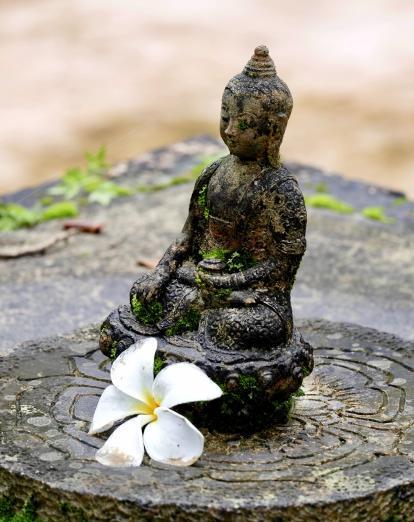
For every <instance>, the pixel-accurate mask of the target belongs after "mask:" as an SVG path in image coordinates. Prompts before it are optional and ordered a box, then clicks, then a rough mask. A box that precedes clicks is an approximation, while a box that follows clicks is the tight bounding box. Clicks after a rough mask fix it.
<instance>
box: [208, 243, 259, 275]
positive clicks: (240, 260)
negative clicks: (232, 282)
mask: <svg viewBox="0 0 414 522" xmlns="http://www.w3.org/2000/svg"><path fill="white" fill-rule="evenodd" d="M200 255H201V257H202V258H203V259H219V260H220V261H223V263H226V265H227V271H228V272H229V273H234V272H242V271H243V270H247V269H248V268H251V267H252V266H255V265H256V260H255V258H254V257H253V256H252V255H251V254H250V253H249V252H247V251H245V250H234V251H231V250H227V249H225V248H213V249H212V250H201V251H200Z"/></svg>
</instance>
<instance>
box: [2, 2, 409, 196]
mask: <svg viewBox="0 0 414 522" xmlns="http://www.w3.org/2000/svg"><path fill="white" fill-rule="evenodd" d="M413 26H414V2H413V1H412V0H393V1H391V0H363V1H361V0H348V1H343V0H313V1H312V2H310V1H309V0H290V1H287V0H285V1H282V0H221V1H216V0H209V1H204V2H195V1H191V0H151V1H143V0H122V1H119V0H60V1H59V2H57V1H56V0H36V1H35V2H34V1H33V0H0V49H1V50H0V78H1V81H0V114H1V124H0V169H1V170H0V193H4V192H10V191H12V190H15V189H18V188H19V187H23V186H27V185H35V184H37V183H39V182H41V181H45V180H48V179H51V178H56V177H59V176H60V175H61V174H62V173H63V171H64V170H65V169H66V168H68V167H69V166H74V165H77V164H80V163H82V160H83V156H84V152H85V151H86V150H90V151H95V150H97V149H98V147H99V146H100V145H102V144H103V145H105V146H106V148H107V154H108V158H109V161H110V162H111V163H113V162H116V161H117V160H121V159H126V158H129V157H134V156H136V155H138V154H139V153H141V152H144V151H146V150H148V149H151V148H154V147H157V146H161V145H165V144H168V143H173V142H175V141H178V140H181V139H183V138H186V137H189V136H193V135H196V134H204V133H209V134H211V135H213V136H217V137H218V118H219V110H220V98H221V94H222V90H223V88H224V86H225V84H226V83H227V81H228V80H229V79H230V77H231V76H233V75H234V74H237V73H238V72H240V71H241V70H242V68H243V66H244V65H245V63H246V62H247V60H248V59H249V57H250V56H251V54H252V51H253V49H254V47H255V46H256V45H258V44H266V45H268V47H269V48H270V52H271V56H272V57H273V59H274V61H275V63H276V68H277V71H278V73H279V75H280V76H281V78H283V79H284V80H285V81H286V82H287V84H288V85H289V87H290V89H291V91H292V93H293V97H294V101H295V105H294V110H293V113H292V117H291V120H290V123H289V126H288V130H287V133H286V135H285V140H284V146H283V149H282V154H283V156H284V158H286V159H290V160H296V161H302V162H307V163H311V164H313V165H316V166H321V167H324V168H326V169H328V170H331V171H337V172H341V173H343V174H344V175H345V176H347V177H350V178H357V179H363V180H368V181H370V182H373V183H377V184H380V185H383V186H387V187H391V188H394V189H396V190H402V191H405V192H406V193H407V194H408V195H410V196H411V197H414V172H413V171H414V146H413V145H414V144H413V138H414V37H413V28H414V27H413Z"/></svg>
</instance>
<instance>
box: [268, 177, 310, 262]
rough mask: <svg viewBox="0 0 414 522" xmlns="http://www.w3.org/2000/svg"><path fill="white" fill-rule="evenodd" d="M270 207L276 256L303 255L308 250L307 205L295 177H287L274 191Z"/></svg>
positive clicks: (271, 232)
mask: <svg viewBox="0 0 414 522" xmlns="http://www.w3.org/2000/svg"><path fill="white" fill-rule="evenodd" d="M271 201H272V203H273V205H272V206H271V207H270V209H269V226H270V234H271V236H272V238H273V250H274V251H275V256H276V257H277V256H278V253H279V254H281V255H288V256H289V255H294V256H298V255H300V256H302V255H303V254H304V253H305V250H306V238H305V233H306V221H307V217H306V207H305V201H304V199H303V195H302V192H301V191H300V189H299V186H298V184H297V182H296V180H294V179H293V178H290V177H289V178H287V179H286V180H285V181H284V182H283V183H281V184H280V185H279V186H278V187H277V190H275V191H274V193H273V198H272V199H271Z"/></svg>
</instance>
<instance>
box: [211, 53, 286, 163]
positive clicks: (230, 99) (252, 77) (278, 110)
mask: <svg viewBox="0 0 414 522" xmlns="http://www.w3.org/2000/svg"><path fill="white" fill-rule="evenodd" d="M292 105H293V100H292V95H291V94H290V91H289V89H288V87H287V85H286V84H285V83H284V82H283V81H282V80H281V79H280V78H279V77H278V76H277V74H276V69H275V65H274V63H273V60H272V59H271V58H270V56H269V51H268V49H267V47H265V46H264V45H261V46H259V47H256V49H255V50H254V55H253V56H252V58H251V59H250V60H249V62H248V63H247V65H246V67H245V68H244V70H243V72H242V73H240V74H238V75H236V76H234V78H232V79H231V80H230V81H229V83H228V84H227V86H226V88H225V89H224V93H223V98H222V109H221V119H220V134H221V137H222V138H223V141H224V143H225V144H226V145H227V147H228V148H229V150H230V153H231V154H234V155H235V156H238V157H239V158H240V159H243V160H263V161H267V162H268V163H270V164H271V165H272V166H274V167H277V166H278V164H279V148H280V145H281V143H282V139H283V135H284V133H285V129H286V125H287V122H288V119H289V116H290V113H291V111H292Z"/></svg>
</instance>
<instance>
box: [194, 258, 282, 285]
mask: <svg viewBox="0 0 414 522" xmlns="http://www.w3.org/2000/svg"><path fill="white" fill-rule="evenodd" d="M277 265H278V264H277V261H276V260H275V259H273V258H271V259H268V260H267V261H263V262H262V263H259V264H257V265H255V266H252V267H251V268H247V269H246V270H242V271H241V272H235V273H233V274H224V275H211V274H208V273H206V272H204V271H198V277H199V278H200V280H201V281H202V282H205V283H207V284H211V285H212V286H213V287H214V288H217V289H226V288H231V289H233V290H242V289H246V288H249V287H250V286H251V285H253V284H254V283H256V282H258V281H264V280H266V279H268V278H269V277H271V275H272V274H273V272H274V271H275V270H277Z"/></svg>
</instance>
